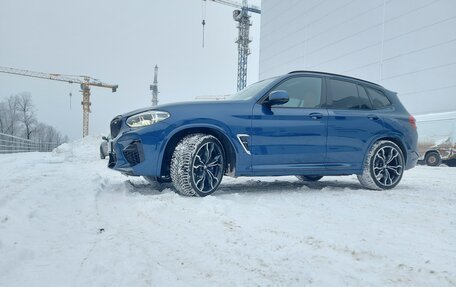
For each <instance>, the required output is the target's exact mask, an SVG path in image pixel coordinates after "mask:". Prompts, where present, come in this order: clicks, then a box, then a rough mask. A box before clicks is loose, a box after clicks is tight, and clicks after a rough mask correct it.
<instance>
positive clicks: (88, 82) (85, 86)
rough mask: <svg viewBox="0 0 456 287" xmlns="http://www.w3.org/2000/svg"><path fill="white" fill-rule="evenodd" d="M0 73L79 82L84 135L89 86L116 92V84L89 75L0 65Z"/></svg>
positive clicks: (87, 126)
mask: <svg viewBox="0 0 456 287" xmlns="http://www.w3.org/2000/svg"><path fill="white" fill-rule="evenodd" d="M0 73H5V74H13V75H19V76H25V77H31V78H39V79H46V80H53V81H60V82H67V83H70V84H80V85H81V92H82V102H81V105H82V136H83V137H86V136H88V135H89V113H90V112H91V111H90V106H91V105H92V104H91V102H90V87H91V86H94V87H100V88H110V89H111V90H112V92H113V93H114V92H116V90H117V88H118V87H119V86H118V85H111V84H106V83H103V82H101V81H99V80H97V79H94V78H91V77H89V76H74V75H64V74H51V73H43V72H36V71H29V70H21V69H15V68H8V67H0Z"/></svg>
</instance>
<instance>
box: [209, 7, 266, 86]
mask: <svg viewBox="0 0 456 287" xmlns="http://www.w3.org/2000/svg"><path fill="white" fill-rule="evenodd" d="M203 1H212V2H216V3H219V4H223V5H226V6H230V7H234V8H236V10H234V11H233V19H234V21H236V22H238V26H237V28H238V38H237V39H236V41H235V43H236V44H237V46H238V69H237V90H238V91H240V90H242V89H244V88H245V86H246V85H247V59H248V56H249V55H250V48H249V44H250V42H252V41H251V40H250V38H249V33H250V26H252V24H251V22H250V15H249V12H252V13H257V14H261V10H260V8H259V7H257V6H254V5H250V6H249V4H248V1H247V0H242V4H241V3H238V2H235V1H231V0H203ZM202 24H203V33H204V25H206V21H205V19H203V21H202ZM203 35H204V34H203ZM203 46H204V42H203Z"/></svg>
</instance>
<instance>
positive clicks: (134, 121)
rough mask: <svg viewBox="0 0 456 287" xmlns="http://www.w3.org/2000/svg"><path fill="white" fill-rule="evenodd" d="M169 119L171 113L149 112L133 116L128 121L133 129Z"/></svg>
mask: <svg viewBox="0 0 456 287" xmlns="http://www.w3.org/2000/svg"><path fill="white" fill-rule="evenodd" d="M167 118H169V113H167V112H162V111H147V112H143V113H140V114H136V115H133V116H131V117H129V118H128V119H127V125H128V126H129V127H131V128H140V127H145V126H150V125H152V124H155V123H158V122H159V121H163V120H165V119H167Z"/></svg>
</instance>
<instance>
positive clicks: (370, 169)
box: [357, 140, 405, 190]
mask: <svg viewBox="0 0 456 287" xmlns="http://www.w3.org/2000/svg"><path fill="white" fill-rule="evenodd" d="M404 170H405V160H404V155H403V153H402V150H401V149H400V148H399V146H398V145H396V144H395V143H393V142H391V141H387V140H381V141H378V142H376V143H375V144H374V145H372V147H371V148H370V150H369V152H368V153H367V156H366V160H365V162H364V168H363V174H361V175H357V176H358V180H359V182H360V183H361V185H362V186H363V187H365V188H368V189H376V190H383V189H392V188H394V187H395V186H396V185H397V184H398V183H399V182H400V181H401V179H402V175H403V174H404Z"/></svg>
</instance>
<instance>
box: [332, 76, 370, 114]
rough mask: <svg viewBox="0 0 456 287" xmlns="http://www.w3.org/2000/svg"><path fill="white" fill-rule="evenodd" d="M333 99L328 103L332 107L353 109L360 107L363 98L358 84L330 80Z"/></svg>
mask: <svg viewBox="0 0 456 287" xmlns="http://www.w3.org/2000/svg"><path fill="white" fill-rule="evenodd" d="M329 90H330V94H331V101H330V103H329V105H328V107H329V108H332V109H341V110H353V109H356V110H357V109H359V108H360V106H361V104H362V103H361V99H360V97H359V95H358V88H357V86H356V84H354V83H351V82H346V81H339V80H330V88H329Z"/></svg>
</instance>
